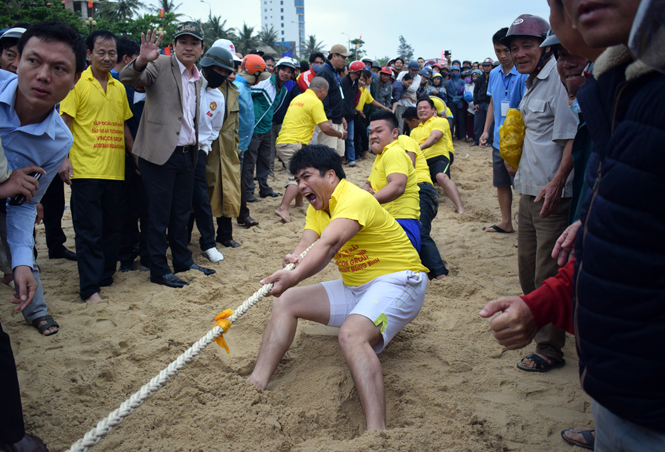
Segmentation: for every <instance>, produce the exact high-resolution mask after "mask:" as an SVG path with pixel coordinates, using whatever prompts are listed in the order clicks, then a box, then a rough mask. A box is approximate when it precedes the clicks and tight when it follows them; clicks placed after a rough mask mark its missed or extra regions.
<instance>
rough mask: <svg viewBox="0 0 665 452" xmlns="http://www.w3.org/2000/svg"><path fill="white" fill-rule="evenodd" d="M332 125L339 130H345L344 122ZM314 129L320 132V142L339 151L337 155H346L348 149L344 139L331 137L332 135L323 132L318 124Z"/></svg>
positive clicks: (318, 137)
mask: <svg viewBox="0 0 665 452" xmlns="http://www.w3.org/2000/svg"><path fill="white" fill-rule="evenodd" d="M332 127H333V129H335V130H337V131H338V132H340V131H341V132H343V131H344V124H333V125H332ZM314 130H315V131H316V132H317V133H318V135H317V140H318V142H319V144H323V145H325V146H328V147H329V148H332V150H333V151H337V155H339V156H340V157H344V151H345V150H346V144H345V143H346V141H345V140H342V139H341V138H339V137H331V136H330V135H326V134H325V133H323V132H321V129H319V126H316V127H315V128H314Z"/></svg>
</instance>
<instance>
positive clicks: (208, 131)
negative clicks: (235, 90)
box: [199, 77, 226, 154]
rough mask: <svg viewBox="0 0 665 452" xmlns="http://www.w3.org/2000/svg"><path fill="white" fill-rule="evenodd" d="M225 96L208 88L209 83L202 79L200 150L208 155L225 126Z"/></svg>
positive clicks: (215, 89)
mask: <svg viewBox="0 0 665 452" xmlns="http://www.w3.org/2000/svg"><path fill="white" fill-rule="evenodd" d="M224 111H226V105H225V103H224V95H223V94H222V92H221V91H220V90H219V89H217V88H208V81H207V80H206V79H205V77H202V81H201V112H200V113H199V117H200V118H201V121H200V124H199V149H203V150H204V151H205V153H206V154H210V151H211V150H212V142H213V141H215V140H216V139H217V137H218V136H219V131H220V130H222V125H224Z"/></svg>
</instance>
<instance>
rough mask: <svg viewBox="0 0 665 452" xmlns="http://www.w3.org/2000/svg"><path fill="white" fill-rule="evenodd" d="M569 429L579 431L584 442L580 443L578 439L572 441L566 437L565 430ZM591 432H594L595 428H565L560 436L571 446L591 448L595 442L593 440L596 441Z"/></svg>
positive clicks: (574, 431)
mask: <svg viewBox="0 0 665 452" xmlns="http://www.w3.org/2000/svg"><path fill="white" fill-rule="evenodd" d="M571 431H572V432H573V433H579V434H580V435H582V437H583V438H584V441H586V444H584V443H581V442H579V441H574V440H572V439H570V438H568V437H567V436H566V433H567V432H571ZM593 432H595V430H592V429H588V428H586V429H582V428H567V429H565V430H562V431H561V437H562V438H563V440H564V441H565V442H567V443H568V444H572V445H573V446H579V447H583V448H584V449H589V450H593V446H594V444H595V442H596V437H595V436H593Z"/></svg>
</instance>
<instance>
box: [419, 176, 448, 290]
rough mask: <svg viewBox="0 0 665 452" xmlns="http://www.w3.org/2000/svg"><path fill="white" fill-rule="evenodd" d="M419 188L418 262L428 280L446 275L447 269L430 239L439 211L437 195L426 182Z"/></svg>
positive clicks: (420, 184)
mask: <svg viewBox="0 0 665 452" xmlns="http://www.w3.org/2000/svg"><path fill="white" fill-rule="evenodd" d="M418 187H420V239H421V242H422V245H421V247H420V260H421V261H422V263H423V265H424V266H425V267H427V268H428V269H429V278H430V279H432V278H436V277H437V276H441V275H447V274H448V269H447V268H446V264H444V263H443V260H442V259H441V254H439V249H438V248H437V246H436V243H434V239H432V237H430V235H429V234H430V232H431V230H432V220H434V218H435V217H436V214H437V212H438V211H439V194H438V193H437V192H436V189H435V188H434V187H433V186H432V184H429V183H427V182H421V183H419V184H418Z"/></svg>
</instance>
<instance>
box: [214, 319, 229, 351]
mask: <svg viewBox="0 0 665 452" xmlns="http://www.w3.org/2000/svg"><path fill="white" fill-rule="evenodd" d="M232 315H233V309H227V310H225V311H222V312H220V313H219V314H217V315H216V316H215V326H218V327H220V328H221V329H222V330H224V332H223V333H222V334H220V335H219V337H217V339H215V342H217V345H219V346H220V347H222V348H223V349H224V350H226V353H228V354H229V355H230V354H231V350H230V349H229V346H228V345H227V344H226V341H225V340H224V333H226V332H227V331H228V330H229V328H231V321H230V320H227V319H228V318H229V317H231V316H232Z"/></svg>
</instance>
